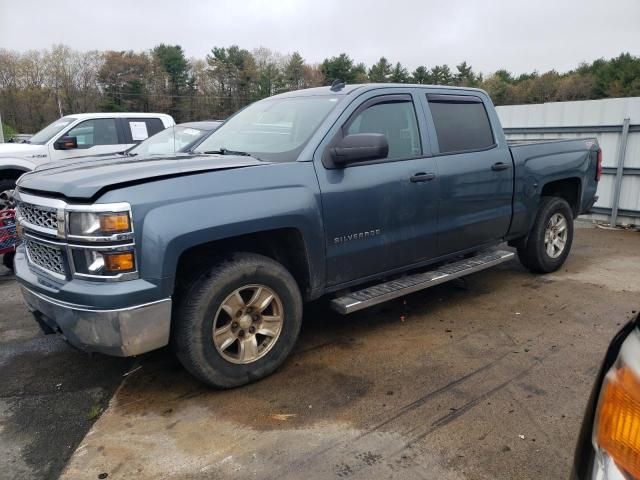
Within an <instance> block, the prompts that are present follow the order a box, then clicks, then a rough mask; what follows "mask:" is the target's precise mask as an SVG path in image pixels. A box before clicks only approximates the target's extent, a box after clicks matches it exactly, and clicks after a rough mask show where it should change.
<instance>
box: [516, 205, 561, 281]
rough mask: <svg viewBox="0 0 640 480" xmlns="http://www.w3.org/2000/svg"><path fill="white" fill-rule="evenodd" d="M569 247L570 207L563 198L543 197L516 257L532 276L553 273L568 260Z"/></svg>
mask: <svg viewBox="0 0 640 480" xmlns="http://www.w3.org/2000/svg"><path fill="white" fill-rule="evenodd" d="M572 243H573V212H572V211H571V207H570V206H569V204H568V203H567V201H566V200H564V199H563V198H559V197H542V200H541V202H540V208H539V209H538V214H537V216H536V220H535V222H534V224H533V228H532V229H531V232H530V233H529V237H528V238H527V241H526V243H525V244H524V245H523V246H521V247H520V248H518V257H519V258H520V262H521V263H522V264H523V265H524V266H525V267H527V268H528V269H529V270H531V271H533V272H538V273H549V272H554V271H556V270H558V269H559V268H560V267H561V266H562V264H563V263H564V262H565V260H566V259H567V256H568V255H569V251H570V250H571V244H572Z"/></svg>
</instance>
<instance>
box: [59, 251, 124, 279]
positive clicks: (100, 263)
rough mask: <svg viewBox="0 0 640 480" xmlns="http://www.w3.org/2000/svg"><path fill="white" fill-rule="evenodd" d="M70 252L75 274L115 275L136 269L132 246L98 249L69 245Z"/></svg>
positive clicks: (91, 275) (93, 275)
mask: <svg viewBox="0 0 640 480" xmlns="http://www.w3.org/2000/svg"><path fill="white" fill-rule="evenodd" d="M71 254H72V256H73V267H74V271H75V273H76V275H78V274H79V275H81V276H90V277H117V276H120V275H122V274H127V273H132V272H135V271H136V257H135V252H134V251H133V247H129V246H126V247H118V248H117V249H107V248H105V249H100V250H96V249H93V248H77V247H71Z"/></svg>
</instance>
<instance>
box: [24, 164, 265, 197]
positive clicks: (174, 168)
mask: <svg viewBox="0 0 640 480" xmlns="http://www.w3.org/2000/svg"><path fill="white" fill-rule="evenodd" d="M268 163H269V162H263V161H261V160H258V159H256V158H253V157H244V156H232V155H190V154H177V155H173V156H170V157H165V156H162V157H158V156H151V157H133V158H132V157H123V156H122V155H116V156H108V157H106V158H105V157H93V158H83V159H79V160H77V161H74V160H66V161H59V162H53V163H49V164H46V165H45V166H43V167H42V168H39V169H38V170H36V171H33V172H30V173H26V174H24V175H23V176H22V177H20V180H19V181H18V187H19V188H21V189H29V190H35V191H40V192H46V193H54V194H58V195H63V196H65V197H68V198H77V199H91V198H93V197H94V196H96V195H97V194H98V193H99V192H102V191H104V190H107V189H110V188H115V187H117V186H118V185H122V184H131V183H141V182H145V181H149V180H154V179H160V178H169V177H175V176H181V175H189V174H194V173H200V172H210V171H214V170H228V169H231V168H241V167H250V166H257V165H267V164H268Z"/></svg>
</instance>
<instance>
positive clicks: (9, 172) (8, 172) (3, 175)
mask: <svg viewBox="0 0 640 480" xmlns="http://www.w3.org/2000/svg"><path fill="white" fill-rule="evenodd" d="M28 171H29V170H28V169H26V168H24V167H17V166H7V167H2V168H0V180H18V178H20V176H21V175H22V174H24V173H27V172H28Z"/></svg>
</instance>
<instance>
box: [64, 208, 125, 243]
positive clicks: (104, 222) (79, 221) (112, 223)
mask: <svg viewBox="0 0 640 480" xmlns="http://www.w3.org/2000/svg"><path fill="white" fill-rule="evenodd" d="M68 215H69V220H68V225H69V227H68V228H69V231H68V234H69V235H73V236H77V237H111V236H113V235H118V234H127V233H131V232H132V228H131V216H130V214H129V212H128V211H127V212H69V213H68Z"/></svg>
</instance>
